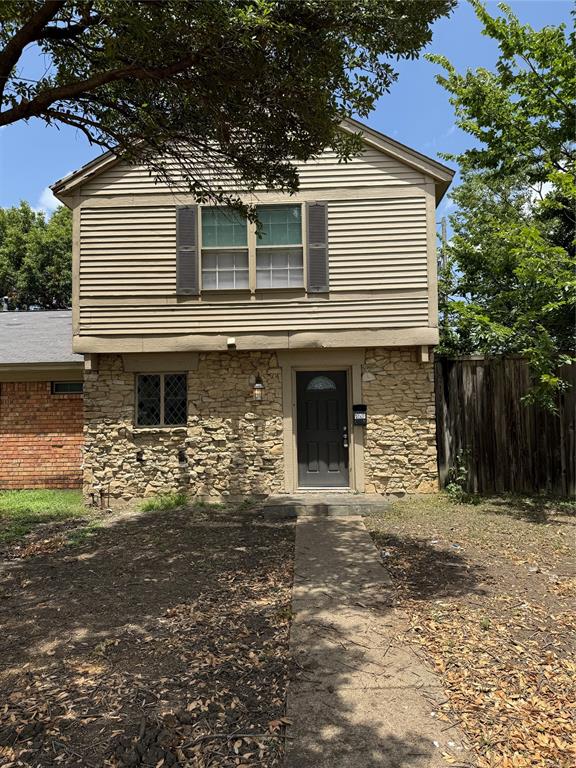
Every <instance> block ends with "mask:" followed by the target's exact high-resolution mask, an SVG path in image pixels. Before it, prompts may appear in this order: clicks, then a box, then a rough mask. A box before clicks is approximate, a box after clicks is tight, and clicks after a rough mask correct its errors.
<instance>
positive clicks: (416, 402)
mask: <svg viewBox="0 0 576 768" xmlns="http://www.w3.org/2000/svg"><path fill="white" fill-rule="evenodd" d="M362 370H363V373H362V396H363V400H364V402H365V403H366V404H367V406H368V425H367V427H366V435H365V448H364V468H365V477H366V492H367V493H392V494H394V493H433V492H435V491H437V490H438V470H437V465H436V421H435V407H434V363H433V362H432V361H430V362H426V363H423V362H420V361H419V359H418V357H417V350H416V349H412V348H411V349H392V348H391V349H382V348H377V349H367V350H366V360H365V364H364V366H363V369H362Z"/></svg>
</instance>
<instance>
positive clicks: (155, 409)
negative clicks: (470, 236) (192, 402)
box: [136, 373, 188, 427]
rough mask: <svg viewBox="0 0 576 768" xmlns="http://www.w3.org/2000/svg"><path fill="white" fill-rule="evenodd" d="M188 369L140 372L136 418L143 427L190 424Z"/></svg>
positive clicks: (137, 381)
mask: <svg viewBox="0 0 576 768" xmlns="http://www.w3.org/2000/svg"><path fill="white" fill-rule="evenodd" d="M186 390H187V387H186V374H185V373H140V374H138V376H137V377H136V422H137V424H138V426H140V427H173V426H178V425H183V424H186V420H187V411H188V407H187V393H186Z"/></svg>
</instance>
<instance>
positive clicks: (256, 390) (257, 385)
mask: <svg viewBox="0 0 576 768" xmlns="http://www.w3.org/2000/svg"><path fill="white" fill-rule="evenodd" d="M263 391H264V384H262V379H261V378H260V374H257V375H256V378H255V379H254V384H253V385H252V397H253V399H254V400H257V401H258V402H260V400H262V392H263Z"/></svg>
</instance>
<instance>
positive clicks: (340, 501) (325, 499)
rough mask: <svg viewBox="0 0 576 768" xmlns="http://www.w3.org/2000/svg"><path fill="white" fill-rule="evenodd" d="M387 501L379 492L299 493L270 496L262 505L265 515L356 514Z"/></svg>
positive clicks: (381, 506)
mask: <svg viewBox="0 0 576 768" xmlns="http://www.w3.org/2000/svg"><path fill="white" fill-rule="evenodd" d="M389 506H390V502H389V501H388V500H387V499H386V498H385V497H384V496H379V495H378V494H363V493H326V494H324V493H302V494H297V495H281V496H271V497H269V498H268V499H266V501H265V502H264V504H263V506H262V514H263V515H264V516H265V517H267V518H291V517H352V516H353V517H356V516H358V515H366V514H369V513H370V512H376V511H382V510H385V509H387V508H388V507H389Z"/></svg>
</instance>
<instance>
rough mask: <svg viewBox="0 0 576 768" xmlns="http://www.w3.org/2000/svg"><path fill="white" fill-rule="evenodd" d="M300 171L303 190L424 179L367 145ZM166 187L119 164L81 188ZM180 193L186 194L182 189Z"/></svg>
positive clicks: (225, 184)
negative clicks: (347, 157)
mask: <svg viewBox="0 0 576 768" xmlns="http://www.w3.org/2000/svg"><path fill="white" fill-rule="evenodd" d="M297 167H298V170H299V172H300V188H301V189H303V190H308V189H338V188H358V187H373V186H376V187H377V186H405V185H407V184H422V183H424V181H425V179H424V176H423V175H422V174H421V173H420V172H419V171H416V170H414V169H413V168H411V167H410V166H408V165H405V164H404V163H401V162H399V161H398V160H396V159H395V158H393V157H391V156H390V155H386V154H385V153H383V152H380V151H379V150H377V149H374V148H373V147H370V146H366V148H365V150H364V152H363V153H362V154H361V155H358V156H357V157H354V158H353V159H352V160H350V162H348V163H340V162H338V159H337V157H336V153H335V152H334V151H333V150H326V151H324V152H323V153H322V154H321V155H320V156H319V157H318V158H316V159H314V160H310V161H308V162H307V163H299V164H298V165H297ZM174 174H175V175H174V180H175V182H176V185H177V186H178V182H179V179H180V178H181V177H180V176H179V174H178V170H177V168H176V167H175V166H174ZM204 174H205V176H206V178H211V179H214V178H215V175H214V173H212V172H209V171H208V172H206V171H205V172H204ZM221 186H222V188H224V189H236V188H238V187H239V184H237V183H234V181H233V180H232V179H222V180H221ZM168 191H171V190H169V189H168V187H167V186H166V184H164V183H161V182H158V181H157V180H156V179H154V178H153V176H152V175H151V174H150V173H149V172H148V170H147V169H146V168H144V167H142V166H129V165H127V164H126V163H117V164H116V165H113V166H112V167H111V168H110V169H109V170H107V171H104V172H103V173H101V174H99V175H98V176H96V177H94V178H93V179H89V180H88V181H87V182H86V183H85V184H84V185H83V186H82V195H83V196H85V197H91V196H93V195H96V196H98V195H108V196H110V195H142V194H150V193H154V192H156V193H157V192H168ZM180 191H183V190H182V189H180Z"/></svg>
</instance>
